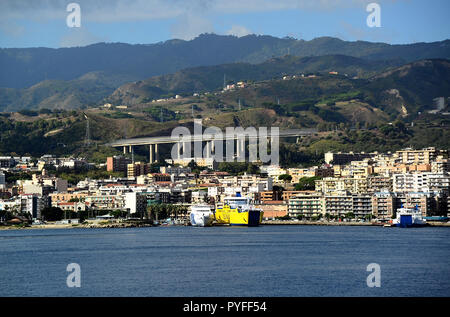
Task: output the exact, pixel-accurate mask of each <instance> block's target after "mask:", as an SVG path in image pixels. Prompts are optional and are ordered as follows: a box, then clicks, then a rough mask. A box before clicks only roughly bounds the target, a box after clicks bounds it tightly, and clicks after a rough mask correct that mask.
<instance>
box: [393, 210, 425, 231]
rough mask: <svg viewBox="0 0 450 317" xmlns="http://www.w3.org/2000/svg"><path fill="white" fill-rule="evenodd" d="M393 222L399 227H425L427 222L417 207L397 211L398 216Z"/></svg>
mask: <svg viewBox="0 0 450 317" xmlns="http://www.w3.org/2000/svg"><path fill="white" fill-rule="evenodd" d="M392 224H393V225H395V226H397V227H402V228H410V227H424V226H426V225H427V222H426V220H425V219H423V217H422V213H421V212H420V211H419V210H418V209H417V208H416V209H412V208H410V209H408V208H400V209H399V210H398V211H397V217H396V219H394V220H393V221H392Z"/></svg>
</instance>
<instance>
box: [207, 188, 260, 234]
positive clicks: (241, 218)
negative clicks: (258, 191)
mask: <svg viewBox="0 0 450 317" xmlns="http://www.w3.org/2000/svg"><path fill="white" fill-rule="evenodd" d="M262 218H263V211H262V210H261V209H258V208H255V207H254V206H253V205H252V204H251V200H250V198H247V197H241V196H240V195H239V194H238V195H236V197H227V198H225V200H224V204H223V206H217V208H216V211H215V219H216V222H217V223H218V224H229V225H232V226H249V227H255V226H258V225H259V224H260V223H261V221H262Z"/></svg>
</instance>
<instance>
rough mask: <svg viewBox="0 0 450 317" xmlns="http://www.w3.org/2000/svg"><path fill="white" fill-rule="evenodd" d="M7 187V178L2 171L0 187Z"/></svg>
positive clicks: (0, 172) (0, 173)
mask: <svg viewBox="0 0 450 317" xmlns="http://www.w3.org/2000/svg"><path fill="white" fill-rule="evenodd" d="M5 187H6V179H5V174H4V173H3V172H2V171H0V189H4V188H5Z"/></svg>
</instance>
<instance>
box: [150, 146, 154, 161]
mask: <svg viewBox="0 0 450 317" xmlns="http://www.w3.org/2000/svg"><path fill="white" fill-rule="evenodd" d="M149 146H150V149H149V154H150V160H149V161H150V164H153V163H154V161H153V144H150V145H149Z"/></svg>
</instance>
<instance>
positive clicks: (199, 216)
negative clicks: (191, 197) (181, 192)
mask: <svg viewBox="0 0 450 317" xmlns="http://www.w3.org/2000/svg"><path fill="white" fill-rule="evenodd" d="M189 219H190V221H191V225H192V226H194V227H209V226H211V225H212V223H213V221H214V213H213V209H212V207H211V206H210V205H193V206H191V213H190V215H189Z"/></svg>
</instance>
